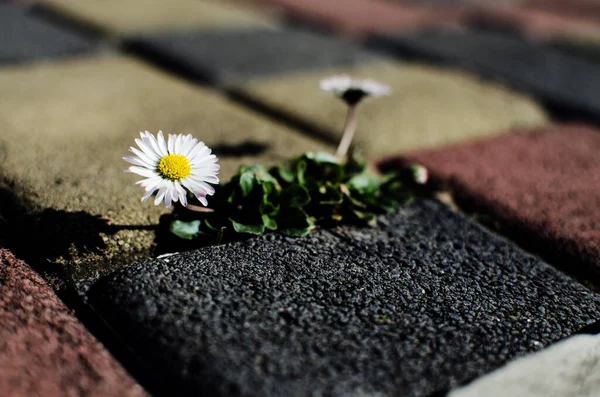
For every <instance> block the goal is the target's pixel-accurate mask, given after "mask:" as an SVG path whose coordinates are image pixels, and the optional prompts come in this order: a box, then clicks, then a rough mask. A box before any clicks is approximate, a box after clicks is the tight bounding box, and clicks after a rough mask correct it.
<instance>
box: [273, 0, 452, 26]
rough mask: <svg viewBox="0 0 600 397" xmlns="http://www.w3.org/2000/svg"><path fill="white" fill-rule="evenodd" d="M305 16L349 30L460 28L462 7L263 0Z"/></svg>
mask: <svg viewBox="0 0 600 397" xmlns="http://www.w3.org/2000/svg"><path fill="white" fill-rule="evenodd" d="M262 2H263V3H268V4H271V5H274V6H278V7H280V8H282V9H283V11H284V12H286V13H289V14H290V15H292V16H294V17H296V18H298V19H301V20H307V21H311V22H313V23H320V24H322V25H325V26H328V27H330V28H333V29H334V30H339V31H342V32H345V33H349V34H357V35H361V34H367V33H374V32H379V33H381V32H389V31H394V32H399V31H411V30H422V29H432V28H458V27H459V26H460V19H461V17H462V15H463V11H464V9H463V8H462V7H423V6H415V5H406V4H396V3H392V2H386V1H383V0H344V1H343V2H337V1H323V0H262Z"/></svg>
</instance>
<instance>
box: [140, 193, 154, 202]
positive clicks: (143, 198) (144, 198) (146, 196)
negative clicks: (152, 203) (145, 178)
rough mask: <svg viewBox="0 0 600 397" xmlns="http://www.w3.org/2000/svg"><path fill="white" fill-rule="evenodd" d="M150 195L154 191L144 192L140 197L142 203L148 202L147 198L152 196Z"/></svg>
mask: <svg viewBox="0 0 600 397" xmlns="http://www.w3.org/2000/svg"><path fill="white" fill-rule="evenodd" d="M152 193H154V191H151V192H146V193H145V194H144V196H143V197H142V203H145V202H146V200H148V198H149V197H150V196H152Z"/></svg>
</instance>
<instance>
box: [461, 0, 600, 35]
mask: <svg viewBox="0 0 600 397" xmlns="http://www.w3.org/2000/svg"><path fill="white" fill-rule="evenodd" d="M464 21H465V23H466V24H469V25H483V26H492V27H495V28H500V29H503V30H508V31H512V32H515V33H517V34H519V35H522V36H524V37H528V38H531V39H536V40H550V39H561V38H562V39H579V40H581V39H599V38H600V25H599V24H598V23H595V22H593V21H590V20H587V19H583V18H581V16H577V15H569V14H568V13H567V14H562V13H560V12H553V10H549V9H546V8H544V7H535V6H522V7H513V6H501V7H495V6H494V7H475V8H473V9H471V10H469V11H467V12H466V13H465V16H464Z"/></svg>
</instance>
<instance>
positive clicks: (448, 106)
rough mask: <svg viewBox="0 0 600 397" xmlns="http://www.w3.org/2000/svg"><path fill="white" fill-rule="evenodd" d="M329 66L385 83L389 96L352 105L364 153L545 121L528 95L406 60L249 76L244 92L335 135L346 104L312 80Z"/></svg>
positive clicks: (332, 71) (421, 145) (422, 145)
mask: <svg viewBox="0 0 600 397" xmlns="http://www.w3.org/2000/svg"><path fill="white" fill-rule="evenodd" d="M335 74H349V75H351V76H353V77H359V78H361V77H362V78H373V79H376V80H378V81H380V82H382V83H384V84H387V85H389V86H391V88H392V94H391V95H390V96H386V97H382V98H378V99H375V100H372V101H367V102H366V103H365V104H363V105H361V108H360V109H359V111H358V114H359V115H358V129H357V132H356V139H355V144H356V146H357V147H358V148H360V149H361V150H362V151H363V152H364V153H366V154H369V155H374V156H377V155H386V154H391V153H394V152H396V153H397V152H407V151H410V150H415V149H420V148H426V147H436V146H442V145H444V144H448V143H453V142H460V141H463V140H467V139H473V138H478V137H485V136H491V135H497V134H501V133H505V132H506V131H508V130H510V129H512V128H517V127H525V126H538V125H543V124H545V123H546V122H547V118H546V115H545V112H544V111H543V110H542V108H541V107H540V106H539V105H537V104H536V103H535V102H534V101H533V100H531V99H530V98H527V97H525V96H523V95H519V94H516V93H514V92H513V91H511V90H509V89H506V88H505V87H503V86H501V85H498V84H489V83H484V82H481V81H479V80H478V79H477V78H476V77H474V76H473V75H470V74H468V73H462V72H459V71H452V70H447V69H441V68H437V67H432V66H426V65H421V64H409V63H384V62H379V63H368V64H364V65H359V66H357V67H346V68H328V69H325V68H323V69H322V70H320V71H318V72H311V73H296V74H289V75H286V76H277V77H272V78H266V79H260V80H256V81H252V80H251V81H249V82H247V83H245V84H243V85H241V86H240V87H237V89H239V90H240V91H242V92H243V93H244V95H245V96H248V97H250V98H252V100H254V101H257V102H260V103H262V104H265V105H266V106H268V107H269V108H273V109H276V110H277V111H280V112H283V113H286V114H289V115H290V116H291V117H292V118H295V119H299V120H302V121H304V122H306V123H309V124H311V125H314V126H317V127H318V129H320V130H322V131H323V132H324V133H327V134H328V135H330V136H331V137H335V138H338V137H339V136H340V135H341V131H342V128H343V125H344V119H345V116H346V106H345V104H344V103H343V102H342V101H340V100H339V99H337V98H335V97H334V96H333V95H331V94H329V93H324V92H320V90H319V81H320V80H321V79H323V78H325V77H329V76H330V75H335ZM291 93H293V95H292V94H291Z"/></svg>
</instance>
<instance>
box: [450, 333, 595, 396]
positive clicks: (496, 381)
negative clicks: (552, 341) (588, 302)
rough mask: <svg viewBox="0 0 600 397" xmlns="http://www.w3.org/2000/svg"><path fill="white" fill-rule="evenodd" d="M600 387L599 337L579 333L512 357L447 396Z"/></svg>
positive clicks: (583, 391)
mask: <svg viewBox="0 0 600 397" xmlns="http://www.w3.org/2000/svg"><path fill="white" fill-rule="evenodd" d="M598 390H600V336H599V335H593V336H592V335H579V336H575V337H572V338H569V339H567V340H565V341H562V342H560V343H557V344H556V345H553V346H550V347H549V348H548V349H546V350H544V351H541V352H538V353H536V354H531V355H529V356H527V357H523V358H521V359H519V360H515V361H513V362H511V363H509V364H507V365H506V366H504V367H502V368H500V369H498V370H497V371H494V372H493V373H491V374H489V375H487V376H484V377H482V378H481V379H478V380H476V381H475V382H473V383H472V384H470V385H468V386H466V387H464V388H461V389H458V390H456V391H453V392H452V393H450V394H449V396H448V397H479V396H486V397H513V396H527V397H564V396H569V397H592V396H597V395H598Z"/></svg>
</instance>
